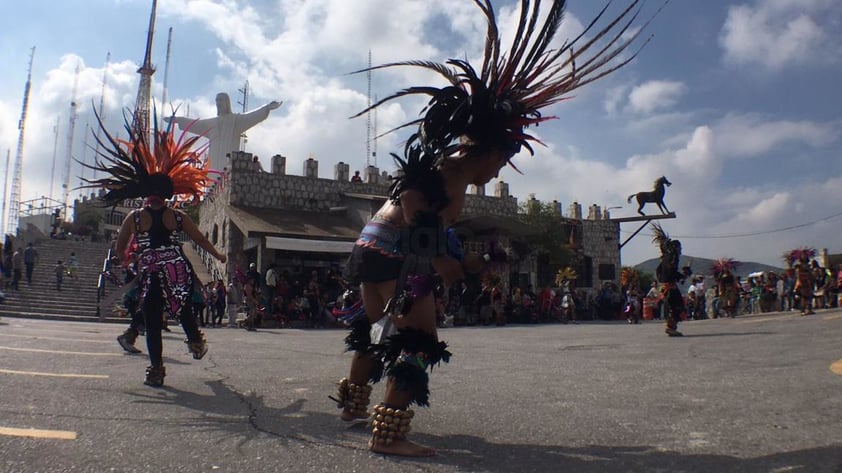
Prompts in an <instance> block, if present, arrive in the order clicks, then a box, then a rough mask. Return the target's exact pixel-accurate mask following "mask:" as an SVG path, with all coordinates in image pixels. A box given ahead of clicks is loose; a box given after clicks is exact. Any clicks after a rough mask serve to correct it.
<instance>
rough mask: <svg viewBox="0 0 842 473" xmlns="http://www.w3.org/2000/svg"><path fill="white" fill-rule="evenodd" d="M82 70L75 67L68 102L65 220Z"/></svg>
mask: <svg viewBox="0 0 842 473" xmlns="http://www.w3.org/2000/svg"><path fill="white" fill-rule="evenodd" d="M81 70H82V68H81V67H80V66H79V64H77V65H76V77H75V78H74V79H73V98H72V99H71V100H70V124H69V125H68V126H69V127H70V129H69V130H68V131H67V159H65V162H64V184H62V188H63V189H64V194H63V195H62V199H61V201H62V203H63V205H64V210H63V212H62V214H61V216H62V218H64V219H67V207H68V205H69V202H68V200H69V199H70V165H71V164H72V163H73V134H74V133H76V118H78V116H79V114H78V113H77V112H76V91H77V89H78V88H79V73H80V72H81Z"/></svg>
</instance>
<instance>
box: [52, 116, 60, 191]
mask: <svg viewBox="0 0 842 473" xmlns="http://www.w3.org/2000/svg"><path fill="white" fill-rule="evenodd" d="M60 123H61V115H59V116H57V117H56V126H54V127H53V168H52V170H51V171H50V201H52V200H53V188H54V186H55V184H54V182H55V176H56V155H57V154H58V128H59V124H60Z"/></svg>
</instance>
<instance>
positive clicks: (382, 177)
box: [379, 171, 392, 184]
mask: <svg viewBox="0 0 842 473" xmlns="http://www.w3.org/2000/svg"><path fill="white" fill-rule="evenodd" d="M391 180H392V178H391V177H389V173H388V172H386V171H382V172H381V173H380V181H379V182H380V184H388V183H389V181H391Z"/></svg>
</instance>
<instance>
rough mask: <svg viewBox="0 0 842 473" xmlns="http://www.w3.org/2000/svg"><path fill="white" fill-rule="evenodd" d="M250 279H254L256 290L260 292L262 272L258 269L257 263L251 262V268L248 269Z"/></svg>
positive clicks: (247, 277)
mask: <svg viewBox="0 0 842 473" xmlns="http://www.w3.org/2000/svg"><path fill="white" fill-rule="evenodd" d="M248 279H251V280H252V281H253V284H254V290H255V292H259V291H260V282H261V278H260V272H259V271H257V264H255V263H251V264H249V270H248V271H246V280H248Z"/></svg>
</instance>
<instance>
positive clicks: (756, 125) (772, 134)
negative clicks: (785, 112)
mask: <svg viewBox="0 0 842 473" xmlns="http://www.w3.org/2000/svg"><path fill="white" fill-rule="evenodd" d="M838 128H839V126H838V124H831V123H816V122H811V121H791V120H775V121H764V120H763V119H762V118H761V117H759V116H756V115H734V114H731V115H728V116H726V117H724V118H723V119H722V120H720V121H719V122H718V123H717V124H716V131H717V139H716V147H717V150H718V151H719V152H720V153H722V154H724V155H728V156H735V157H754V156H759V155H763V154H765V153H768V152H769V151H770V150H772V149H774V148H776V147H778V146H780V145H783V144H787V143H799V144H802V145H806V146H810V147H821V146H825V145H828V144H830V143H832V142H833V141H835V140H836V139H837V138H838V137H839V131H838Z"/></svg>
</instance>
